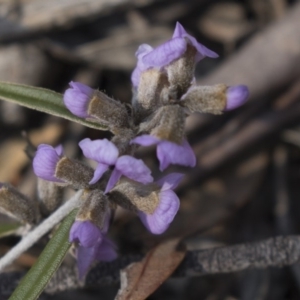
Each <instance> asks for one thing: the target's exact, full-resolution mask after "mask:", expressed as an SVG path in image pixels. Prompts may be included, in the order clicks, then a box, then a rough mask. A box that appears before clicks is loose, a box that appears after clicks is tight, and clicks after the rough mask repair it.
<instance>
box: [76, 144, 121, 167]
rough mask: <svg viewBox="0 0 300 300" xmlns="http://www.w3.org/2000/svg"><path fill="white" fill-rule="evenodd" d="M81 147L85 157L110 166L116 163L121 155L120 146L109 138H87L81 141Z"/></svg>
mask: <svg viewBox="0 0 300 300" xmlns="http://www.w3.org/2000/svg"><path fill="white" fill-rule="evenodd" d="M79 147H80V148H81V150H82V152H83V155H84V156H85V157H87V158H90V159H92V160H95V161H97V162H98V163H103V164H106V165H110V166H112V165H114V164H115V163H116V160H117V158H118V156H119V151H118V148H117V147H116V146H115V145H114V144H113V143H112V142H110V141H109V140H107V139H103V140H95V141H92V140H91V139H89V138H86V139H83V140H82V141H81V142H80V143H79Z"/></svg>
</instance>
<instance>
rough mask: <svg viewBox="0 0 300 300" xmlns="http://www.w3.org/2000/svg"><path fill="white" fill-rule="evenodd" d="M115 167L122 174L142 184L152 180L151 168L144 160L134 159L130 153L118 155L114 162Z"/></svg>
mask: <svg viewBox="0 0 300 300" xmlns="http://www.w3.org/2000/svg"><path fill="white" fill-rule="evenodd" d="M116 169H118V170H119V171H120V172H121V173H122V174H123V175H124V176H126V177H128V178H130V179H132V180H135V181H138V182H141V183H144V184H146V183H149V182H152V181H153V177H152V176H151V170H150V169H149V168H148V167H147V166H146V165H145V164H144V162H143V161H142V160H141V159H136V158H134V157H132V156H130V155H123V156H121V157H119V158H118V160H117V162H116Z"/></svg>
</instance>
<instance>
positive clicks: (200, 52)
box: [173, 22, 219, 62]
mask: <svg viewBox="0 0 300 300" xmlns="http://www.w3.org/2000/svg"><path fill="white" fill-rule="evenodd" d="M176 37H177V38H179V37H180V38H184V37H186V38H187V39H188V40H189V41H190V43H191V44H192V45H193V46H194V47H195V48H196V49H197V54H196V62H199V61H200V60H201V59H203V58H205V57H206V56H207V57H211V58H217V57H219V55H218V54H217V53H215V52H213V51H211V50H210V49H208V48H206V47H205V46H203V45H202V44H200V43H198V42H197V40H196V39H195V38H194V37H193V36H191V35H190V34H188V33H187V32H186V31H185V29H184V28H183V26H182V25H181V24H180V23H179V22H177V23H176V27H175V30H174V34H173V38H176Z"/></svg>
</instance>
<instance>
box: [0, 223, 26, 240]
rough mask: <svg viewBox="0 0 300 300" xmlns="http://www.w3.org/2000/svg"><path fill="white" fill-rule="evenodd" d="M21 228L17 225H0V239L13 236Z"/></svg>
mask: <svg viewBox="0 0 300 300" xmlns="http://www.w3.org/2000/svg"><path fill="white" fill-rule="evenodd" d="M21 226H22V225H21V224H19V223H0V238H2V237H6V236H8V235H12V234H14V233H15V232H16V231H18V230H19V229H20V227H21Z"/></svg>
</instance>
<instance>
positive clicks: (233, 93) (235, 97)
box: [225, 85, 249, 111]
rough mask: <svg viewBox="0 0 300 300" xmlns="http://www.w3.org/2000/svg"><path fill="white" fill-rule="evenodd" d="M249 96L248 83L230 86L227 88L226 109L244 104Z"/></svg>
mask: <svg viewBox="0 0 300 300" xmlns="http://www.w3.org/2000/svg"><path fill="white" fill-rule="evenodd" d="M248 98H249V89H248V87H247V86H246V85H236V86H230V87H229V88H228V89H227V102H226V107H225V110H226V111H227V110H232V109H235V108H237V107H239V106H241V105H243V104H244V103H245V102H246V101H247V100H248Z"/></svg>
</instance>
